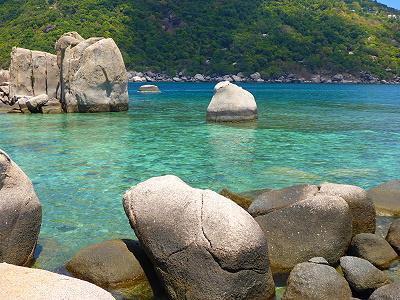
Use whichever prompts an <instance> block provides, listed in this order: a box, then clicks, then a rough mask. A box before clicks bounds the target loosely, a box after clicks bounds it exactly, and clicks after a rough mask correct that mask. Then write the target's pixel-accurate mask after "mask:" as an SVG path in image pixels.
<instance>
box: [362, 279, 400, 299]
mask: <svg viewBox="0 0 400 300" xmlns="http://www.w3.org/2000/svg"><path fill="white" fill-rule="evenodd" d="M399 299H400V281H397V282H394V283H391V284H388V285H385V286H383V287H380V288H379V289H377V290H376V291H375V292H373V293H372V295H371V297H370V298H369V300H399Z"/></svg>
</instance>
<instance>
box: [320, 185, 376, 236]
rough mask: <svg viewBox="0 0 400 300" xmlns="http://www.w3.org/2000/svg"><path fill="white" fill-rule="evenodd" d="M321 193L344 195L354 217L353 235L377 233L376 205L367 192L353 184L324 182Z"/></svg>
mask: <svg viewBox="0 0 400 300" xmlns="http://www.w3.org/2000/svg"><path fill="white" fill-rule="evenodd" d="M319 193H323V194H328V195H335V196H339V197H342V198H343V199H344V200H345V201H346V202H347V204H348V205H349V208H350V212H351V214H352V217H353V223H352V224H353V236H355V235H357V234H359V233H375V227H376V218H375V206H374V204H373V202H372V201H371V200H370V199H369V198H368V196H367V192H366V191H365V190H364V189H362V188H360V187H358V186H353V185H346V184H335V183H323V184H321V185H320V186H319Z"/></svg>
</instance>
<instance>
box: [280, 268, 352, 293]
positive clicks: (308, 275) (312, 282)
mask: <svg viewBox="0 0 400 300" xmlns="http://www.w3.org/2000/svg"><path fill="white" fill-rule="evenodd" d="M351 297H352V294H351V290H350V287H349V285H348V283H347V282H346V280H345V279H344V278H343V277H342V276H340V275H339V273H338V272H336V270H335V269H334V268H332V267H330V266H326V265H320V264H314V263H308V262H306V263H301V264H298V265H296V266H295V267H294V269H293V271H292V272H291V273H290V276H289V279H288V286H287V289H286V292H285V294H284V295H283V298H282V300H332V299H335V300H349V299H350V298H351Z"/></svg>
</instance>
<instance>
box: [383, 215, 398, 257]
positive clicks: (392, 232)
mask: <svg viewBox="0 0 400 300" xmlns="http://www.w3.org/2000/svg"><path fill="white" fill-rule="evenodd" d="M386 240H387V241H388V243H389V244H390V245H391V246H392V247H393V249H394V250H396V252H397V253H398V254H400V219H397V220H395V221H393V223H392V224H391V225H390V227H389V231H388V234H387V236H386Z"/></svg>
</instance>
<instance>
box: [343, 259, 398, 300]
mask: <svg viewBox="0 0 400 300" xmlns="http://www.w3.org/2000/svg"><path fill="white" fill-rule="evenodd" d="M340 266H341V268H342V270H343V274H344V277H345V278H346V280H347V282H348V283H349V284H350V287H351V289H352V290H353V292H354V294H355V295H356V296H358V297H361V298H365V297H369V296H370V295H371V294H372V292H373V291H374V290H376V289H377V288H379V287H381V286H384V285H386V284H389V283H390V282H391V281H390V279H389V277H388V276H387V275H386V273H385V272H383V271H381V270H379V269H378V268H376V267H375V266H374V265H373V264H371V263H370V262H369V261H367V260H365V259H362V258H358V257H354V256H344V257H342V258H340Z"/></svg>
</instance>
